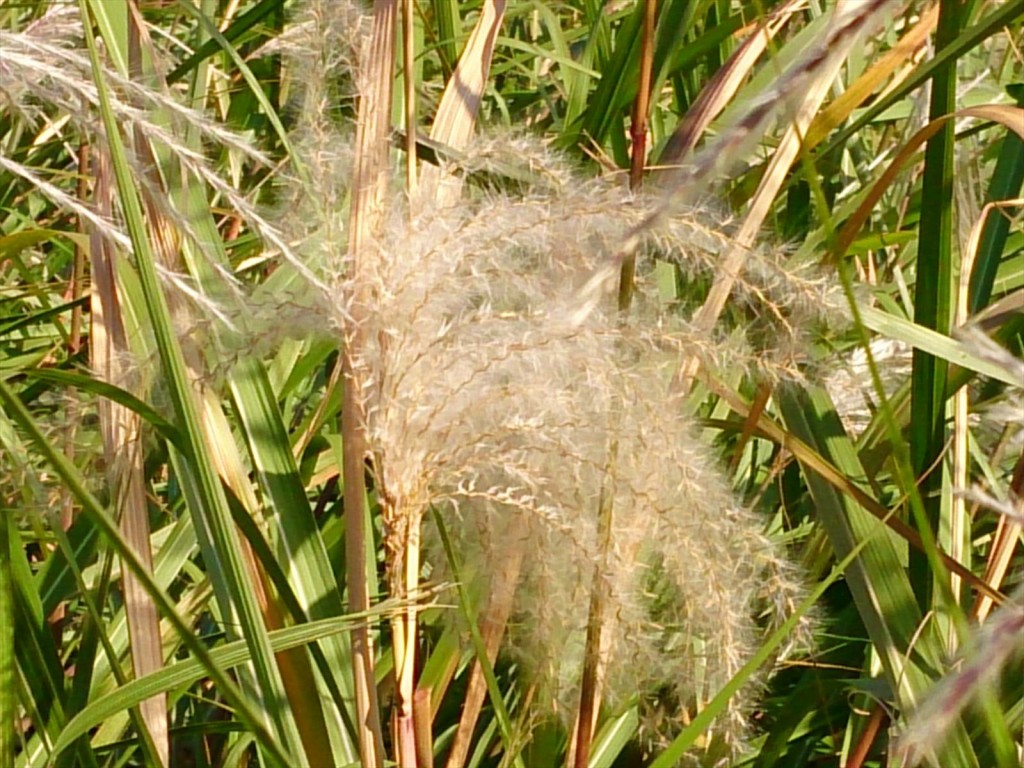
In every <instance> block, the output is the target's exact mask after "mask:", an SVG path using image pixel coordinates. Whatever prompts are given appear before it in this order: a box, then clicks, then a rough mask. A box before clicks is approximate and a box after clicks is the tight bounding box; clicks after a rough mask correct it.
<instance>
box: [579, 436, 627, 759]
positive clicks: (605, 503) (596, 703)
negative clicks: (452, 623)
mask: <svg viewBox="0 0 1024 768" xmlns="http://www.w3.org/2000/svg"><path fill="white" fill-rule="evenodd" d="M608 452H609V461H608V469H607V471H606V472H605V480H604V487H603V488H602V489H601V497H600V501H599V502H598V518H597V541H598V549H599V552H600V555H599V558H598V561H597V564H596V565H595V566H594V581H593V584H591V587H590V609H589V614H588V617H587V644H586V650H585V651H584V657H583V676H582V679H581V681H580V707H579V712H578V714H577V719H576V743H575V755H574V760H573V766H574V768H587V765H588V764H589V763H590V744H591V742H592V741H593V739H594V726H595V725H596V721H597V713H598V710H599V709H600V699H601V639H602V634H603V629H604V603H605V599H604V598H605V589H604V571H605V566H606V564H607V560H608V552H609V550H610V549H611V543H612V512H613V508H614V499H615V489H614V487H613V485H612V483H613V481H612V479H611V474H612V468H613V467H614V466H615V463H616V460H617V458H618V452H619V447H618V443H616V442H613V443H612V444H611V445H610V446H609V449H608Z"/></svg>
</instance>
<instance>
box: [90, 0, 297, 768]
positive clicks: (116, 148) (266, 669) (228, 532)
mask: <svg viewBox="0 0 1024 768" xmlns="http://www.w3.org/2000/svg"><path fill="white" fill-rule="evenodd" d="M95 6H96V2H95V0H81V8H82V18H83V20H85V21H86V22H87V27H88V26H89V22H90V20H91V19H93V18H94V17H95V16H96V15H97V11H96V8H95ZM86 39H87V42H88V44H89V54H90V58H91V60H92V65H93V73H94V82H95V84H96V88H97V92H98V95H99V101H100V112H101V116H102V118H103V124H104V129H105V133H106V139H107V142H108V146H109V150H110V157H111V163H112V166H113V170H114V176H115V178H116V181H117V189H118V195H119V200H120V204H121V208H122V212H123V214H124V218H125V225H126V227H127V229H128V233H129V236H130V239H131V242H132V247H133V250H134V255H135V266H136V269H137V270H138V275H139V281H140V285H141V288H142V292H143V294H144V296H145V304H146V310H147V312H148V315H149V324H150V328H151V330H152V333H153V335H154V339H155V341H156V346H157V349H158V352H159V356H160V362H161V366H162V368H163V372H164V376H165V378H166V382H167V384H168V389H169V393H170V397H171V401H172V403H173V406H174V411H175V416H176V418H177V420H178V423H179V428H180V429H181V432H182V434H183V436H184V438H185V442H186V444H187V447H188V450H187V452H186V453H185V454H184V458H185V462H186V464H187V466H188V468H189V471H190V473H192V474H193V480H194V483H195V489H196V491H197V496H198V497H199V498H200V499H201V506H198V507H197V506H192V507H191V508H190V512H191V513H192V514H193V515H196V516H201V517H204V518H205V520H204V522H205V523H206V524H207V525H209V528H210V531H211V534H212V537H213V543H214V545H215V548H216V550H217V554H218V557H219V559H220V562H221V564H222V566H223V570H224V577H225V580H226V584H225V586H226V589H227V591H228V593H229V594H230V598H231V604H230V605H225V606H222V609H223V610H224V614H225V616H233V617H236V618H237V621H238V629H239V632H240V633H241V634H242V635H243V636H244V637H245V638H246V640H247V641H248V642H249V643H250V644H251V649H252V656H253V666H254V668H255V673H256V678H257V680H258V681H259V685H260V689H261V690H260V695H261V697H262V699H263V702H264V705H263V706H264V717H266V718H267V719H268V722H270V723H272V724H273V727H274V729H275V731H276V733H277V735H278V738H279V739H280V740H281V743H282V744H283V745H285V747H284V748H285V749H286V750H287V751H288V752H290V753H291V755H292V756H291V758H290V759H289V761H290V762H292V763H293V764H294V763H297V764H298V765H306V763H305V759H304V757H303V750H302V745H301V741H300V738H299V734H298V730H297V728H296V724H295V721H294V718H293V717H292V714H291V711H290V710H289V709H288V708H287V707H285V706H281V705H280V704H279V702H284V701H286V697H285V695H284V690H283V683H282V681H281V676H280V672H279V670H278V668H277V664H276V661H275V659H274V657H273V654H272V653H271V651H270V647H269V644H268V642H267V630H266V626H265V625H264V623H263V619H262V616H261V615H260V611H259V608H258V606H257V605H256V601H255V596H254V595H253V592H252V590H251V588H250V587H249V584H248V578H247V574H246V573H245V570H244V567H243V564H242V560H241V555H240V547H239V543H238V537H237V533H236V532H235V529H234V525H233V523H232V521H231V516H230V511H229V510H228V506H227V498H226V496H225V494H224V490H223V488H222V487H221V484H220V478H219V477H218V476H217V473H216V471H215V470H214V468H213V462H212V459H211V456H210V454H209V447H208V446H207V445H206V443H205V441H204V440H203V434H204V432H203V427H202V424H201V422H200V419H199V413H198V410H197V406H196V403H195V401H194V394H193V392H192V389H191V382H190V379H189V376H188V373H187V368H186V365H185V360H184V356H183V355H182V351H181V348H180V346H179V344H178V339H177V333H176V331H175V329H174V326H173V323H172V322H171V317H170V311H169V309H168V306H167V300H166V298H165V296H164V294H163V290H162V288H161V285H160V280H159V278H158V276H157V270H156V260H155V258H154V254H153V251H152V248H151V245H150V242H149V236H148V233H147V231H146V225H145V222H144V219H143V214H142V205H141V201H140V199H139V193H138V190H137V189H136V186H135V184H136V181H135V178H134V175H133V173H132V171H131V168H130V167H129V164H128V160H127V155H126V152H125V147H124V144H123V142H122V139H121V135H120V126H119V125H118V122H117V119H116V117H115V115H114V112H113V110H112V109H111V106H110V98H109V94H108V93H107V87H106V82H105V79H104V75H103V70H102V67H101V65H100V62H99V54H98V52H97V49H96V43H95V40H94V39H93V37H92V35H91V34H87V35H86ZM197 527H198V526H197ZM275 751H276V750H275ZM289 761H286V762H289Z"/></svg>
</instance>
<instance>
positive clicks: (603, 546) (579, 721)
mask: <svg viewBox="0 0 1024 768" xmlns="http://www.w3.org/2000/svg"><path fill="white" fill-rule="evenodd" d="M657 12H658V3H657V0H644V17H643V27H642V29H641V37H640V73H639V81H638V82H637V94H636V101H634V102H633V114H632V120H631V121H630V138H631V149H630V152H631V155H630V168H629V186H630V189H632V190H634V191H639V189H640V187H641V186H642V185H643V181H644V166H645V161H646V158H647V118H648V114H649V112H650V104H651V71H652V69H653V67H654V27H655V21H656V19H657ZM635 276H636V251H635V250H632V249H630V250H629V251H628V252H627V253H626V255H625V258H624V259H623V260H622V266H621V268H620V270H619V297H618V308H619V312H620V313H621V314H622V315H623V317H625V315H626V314H627V313H628V312H629V307H630V304H631V303H632V300H633V282H634V279H635ZM608 451H609V462H608V468H607V470H606V472H605V478H604V484H605V487H604V488H602V489H601V495H600V501H599V503H598V508H597V537H598V541H597V546H598V559H597V562H596V563H595V565H594V572H593V577H592V581H591V584H590V606H589V608H588V610H587V636H586V641H585V646H584V652H583V670H582V673H581V677H580V701H579V707H578V708H577V711H576V727H575V729H574V735H573V740H572V744H571V745H570V748H569V754H568V755H567V759H566V764H567V765H573V766H575V768H586V766H587V764H588V763H589V762H590V747H591V742H592V741H593V738H594V731H595V729H596V728H597V718H598V715H599V714H600V711H601V677H602V664H603V659H602V647H603V645H604V643H603V642H602V638H603V634H604V604H605V585H604V580H605V566H606V564H607V561H608V552H609V550H610V548H611V546H612V518H613V515H614V513H615V510H614V503H613V499H614V498H615V493H614V491H613V490H611V489H609V488H608V487H607V485H608V483H610V482H611V481H612V471H613V469H612V468H613V467H614V466H615V463H616V461H617V459H618V455H617V454H618V446H617V445H616V444H615V443H612V444H611V445H610V446H609V448H608Z"/></svg>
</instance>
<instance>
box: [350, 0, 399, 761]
mask: <svg viewBox="0 0 1024 768" xmlns="http://www.w3.org/2000/svg"><path fill="white" fill-rule="evenodd" d="M396 9H397V3H396V0H375V2H374V4H373V27H372V29H371V31H370V38H369V41H368V42H367V47H366V49H365V51H366V53H365V55H364V56H363V59H362V62H361V63H362V75H363V78H364V79H363V81H362V83H361V85H362V87H361V89H360V94H359V114H358V123H357V127H356V158H355V169H354V174H353V176H354V178H353V187H352V203H351V211H350V228H349V229H350V232H351V235H350V240H349V256H350V261H351V264H350V273H349V276H348V277H349V285H350V286H351V288H350V289H349V290H350V295H349V296H347V297H346V299H347V302H348V311H349V317H350V320H351V322H350V324H349V327H348V328H347V329H346V334H345V348H344V350H343V353H342V356H341V365H342V375H343V376H344V379H345V388H344V392H343V397H342V405H341V433H342V441H343V445H344V460H343V464H342V472H343V480H344V483H345V490H344V501H345V569H346V580H347V582H348V596H349V608H350V610H352V611H355V612H361V611H366V610H368V609H369V607H370V590H369V584H368V581H367V577H366V570H367V567H368V564H367V562H366V551H367V539H368V534H367V526H366V507H365V504H366V478H365V476H364V471H365V467H364V464H363V462H364V459H365V457H366V455H367V445H366V428H365V414H364V413H363V405H362V375H361V371H360V365H359V359H360V355H361V354H362V350H363V348H364V347H365V333H366V331H365V319H366V312H367V309H366V307H367V300H368V298H369V295H368V291H369V286H368V284H367V279H366V275H367V272H368V270H367V261H368V260H369V259H370V258H372V257H373V256H374V253H373V250H374V249H373V242H374V239H375V237H374V236H375V235H376V234H377V233H378V232H379V230H380V226H381V223H382V220H383V215H382V214H383V208H384V202H385V195H386V192H387V176H388V159H389V156H388V147H389V135H390V127H391V126H390V116H391V95H392V90H391V89H392V81H393V68H394V56H395V49H394V46H395V16H396ZM352 666H353V676H354V678H355V693H356V708H357V713H356V714H357V721H356V729H357V731H358V734H357V735H358V740H359V756H360V760H361V763H362V765H363V766H364V768H381V766H383V763H384V746H383V737H382V734H381V727H380V713H379V711H378V706H377V688H376V681H375V677H374V659H373V642H372V638H371V635H370V629H369V627H365V626H363V627H359V628H357V629H355V630H354V631H353V632H352Z"/></svg>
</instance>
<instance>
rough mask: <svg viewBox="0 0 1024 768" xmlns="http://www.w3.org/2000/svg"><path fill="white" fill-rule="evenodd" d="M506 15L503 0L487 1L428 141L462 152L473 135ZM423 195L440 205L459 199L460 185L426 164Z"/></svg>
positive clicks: (443, 100) (440, 106) (442, 101)
mask: <svg viewBox="0 0 1024 768" xmlns="http://www.w3.org/2000/svg"><path fill="white" fill-rule="evenodd" d="M504 15H505V0H486V2H485V3H484V6H483V9H482V10H481V11H480V18H479V19H478V20H477V22H476V26H475V27H473V32H472V33H471V34H470V36H469V40H468V41H466V47H465V49H463V51H462V55H461V56H459V63H458V64H457V65H456V66H455V71H454V72H452V76H451V79H450V80H449V81H448V83H447V85H445V88H444V94H442V96H441V103H440V104H439V105H438V107H437V114H436V115H435V117H434V124H433V126H432V127H431V129H430V138H431V139H432V140H433V141H438V142H441V143H443V144H447V145H448V146H450V147H452V148H453V149H463V148H464V147H465V146H466V144H468V143H469V140H470V138H471V137H472V136H473V126H474V124H475V122H476V115H477V112H478V111H479V110H480V101H481V100H482V99H483V94H484V88H485V86H486V85H487V78H488V76H489V74H490V71H491V57H492V55H493V54H494V44H495V42H496V41H497V39H498V30H499V29H500V28H501V22H502V19H503V17H504ZM420 183H421V184H422V187H423V189H422V194H423V195H424V198H425V199H427V200H433V201H435V202H436V203H437V204H438V205H440V206H445V205H450V204H452V203H453V202H455V201H456V200H457V199H458V197H459V192H460V190H461V189H462V183H461V181H460V179H458V178H457V177H454V176H451V175H450V174H445V173H444V172H443V170H442V169H440V168H437V167H436V166H432V165H425V166H424V168H423V170H422V173H421V175H420Z"/></svg>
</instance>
